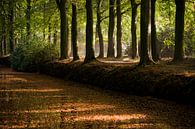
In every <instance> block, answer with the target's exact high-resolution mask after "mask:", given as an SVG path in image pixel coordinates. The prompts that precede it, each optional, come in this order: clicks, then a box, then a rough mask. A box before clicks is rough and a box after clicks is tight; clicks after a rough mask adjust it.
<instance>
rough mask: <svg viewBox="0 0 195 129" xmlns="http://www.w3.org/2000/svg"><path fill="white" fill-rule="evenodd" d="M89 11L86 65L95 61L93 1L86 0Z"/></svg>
mask: <svg viewBox="0 0 195 129" xmlns="http://www.w3.org/2000/svg"><path fill="white" fill-rule="evenodd" d="M85 7H86V10H87V25H86V56H85V60H84V63H88V62H91V61H93V60H95V55H94V50H93V11H92V0H86V5H85Z"/></svg>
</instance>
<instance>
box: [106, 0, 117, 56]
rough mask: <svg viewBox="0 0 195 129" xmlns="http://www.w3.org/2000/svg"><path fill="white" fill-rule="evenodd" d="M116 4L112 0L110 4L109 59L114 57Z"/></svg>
mask: <svg viewBox="0 0 195 129" xmlns="http://www.w3.org/2000/svg"><path fill="white" fill-rule="evenodd" d="M114 3H115V0H110V3H109V28H108V52H107V57H114V38H113V33H114V17H115V16H114Z"/></svg>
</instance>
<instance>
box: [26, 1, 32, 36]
mask: <svg viewBox="0 0 195 129" xmlns="http://www.w3.org/2000/svg"><path fill="white" fill-rule="evenodd" d="M26 1H27V9H26V33H27V37H28V38H30V15H31V14H30V12H31V0H26Z"/></svg>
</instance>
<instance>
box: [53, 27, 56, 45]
mask: <svg viewBox="0 0 195 129" xmlns="http://www.w3.org/2000/svg"><path fill="white" fill-rule="evenodd" d="M53 44H55V45H57V30H56V28H55V30H54V33H53Z"/></svg>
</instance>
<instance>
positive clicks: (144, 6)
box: [139, 0, 152, 65]
mask: <svg viewBox="0 0 195 129" xmlns="http://www.w3.org/2000/svg"><path fill="white" fill-rule="evenodd" d="M149 3H150V0H142V1H141V27H140V29H141V30H140V32H141V55H140V63H139V65H147V64H151V63H152V60H151V59H150V58H149V53H148V25H149Z"/></svg>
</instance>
